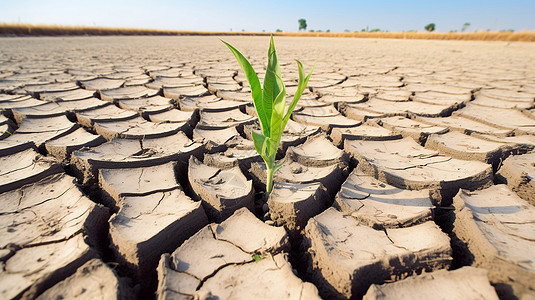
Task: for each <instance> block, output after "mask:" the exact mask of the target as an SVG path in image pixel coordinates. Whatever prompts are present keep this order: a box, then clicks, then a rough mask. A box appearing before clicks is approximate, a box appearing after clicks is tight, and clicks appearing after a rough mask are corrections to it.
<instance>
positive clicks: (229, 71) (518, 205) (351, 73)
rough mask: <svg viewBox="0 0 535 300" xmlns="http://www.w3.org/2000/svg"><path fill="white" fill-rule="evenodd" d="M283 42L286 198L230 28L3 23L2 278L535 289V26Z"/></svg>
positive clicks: (393, 293) (490, 295)
mask: <svg viewBox="0 0 535 300" xmlns="http://www.w3.org/2000/svg"><path fill="white" fill-rule="evenodd" d="M227 39H228V41H229V42H231V43H232V44H233V45H235V46H236V47H237V48H238V49H240V50H241V51H242V52H243V53H244V54H245V55H246V56H247V57H248V58H249V59H250V61H251V63H252V65H253V67H254V68H255V70H256V71H257V72H258V74H259V77H260V78H263V74H264V73H265V69H266V52H267V45H268V39H267V38H265V37H227ZM276 44H277V49H278V52H279V59H280V63H281V69H282V74H283V80H284V81H285V83H286V87H287V92H288V97H289V98H290V97H292V96H293V93H295V91H296V89H297V79H298V73H297V65H296V64H295V62H294V59H300V60H301V61H302V62H303V64H304V66H305V69H306V70H309V69H310V68H311V67H312V65H313V63H314V61H315V60H316V59H318V63H317V67H316V70H315V71H314V73H313V75H312V78H311V80H310V82H309V85H308V88H307V90H306V91H305V93H304V94H303V96H302V99H301V100H300V102H299V104H298V107H297V108H296V109H295V111H294V112H293V114H292V118H291V120H290V121H289V123H288V126H287V128H286V129H285V134H284V136H283V139H282V142H281V146H280V148H279V151H278V154H277V157H278V159H281V160H284V161H285V163H284V165H283V167H282V168H281V169H279V170H278V171H277V172H276V173H275V180H276V185H275V188H274V191H273V193H272V195H271V197H270V198H269V199H267V200H265V197H264V196H263V191H264V190H265V185H266V182H265V172H266V171H265V165H264V164H263V162H262V161H261V159H260V157H259V156H258V154H257V153H256V152H255V150H254V146H253V142H252V140H251V130H254V129H258V128H259V124H258V119H257V116H256V113H255V109H254V107H253V105H252V101H251V92H250V88H249V86H248V83H247V81H246V79H245V76H244V74H243V72H242V71H241V70H240V68H239V65H238V63H237V62H236V60H235V59H234V57H233V56H232V54H231V53H230V52H229V51H228V49H226V48H225V46H224V45H223V44H222V43H221V42H220V41H219V40H218V39H217V38H216V37H192V36H188V37H34V38H6V37H4V38H0V111H1V114H0V298H2V299H36V298H37V299H319V298H323V299H360V298H364V299H429V298H442V299H497V298H501V299H532V298H533V297H535V207H534V205H535V196H534V195H535V153H534V152H533V149H534V148H535V109H533V108H534V106H535V103H534V100H535V44H533V43H505V42H460V41H417V40H387V39H384V40H375V39H337V38H290V37H280V38H277V39H276ZM318 57H319V58H318Z"/></svg>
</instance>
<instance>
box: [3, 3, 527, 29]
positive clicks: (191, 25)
mask: <svg viewBox="0 0 535 300" xmlns="http://www.w3.org/2000/svg"><path fill="white" fill-rule="evenodd" d="M300 18H304V19H306V21H307V25H308V27H307V29H308V30H310V29H314V30H323V31H325V30H327V29H330V30H331V31H333V32H341V31H344V30H350V31H360V30H361V29H363V28H366V27H368V28H369V29H374V28H379V29H382V30H388V31H407V30H423V28H424V26H425V25H427V24H429V23H435V24H436V30H437V31H439V32H448V31H450V30H459V31H460V29H461V27H462V25H463V24H464V23H466V22H469V23H470V24H471V25H470V27H468V29H467V31H476V30H487V29H490V30H502V29H514V30H516V31H519V30H535V0H510V1H494V0H487V1H483V0H477V1H471V0H465V1H459V0H453V1H448V0H443V1H436V0H435V1H433V0H410V1H393V0H389V1H384V0H383V1H373V0H369V1H349V0H331V1H317V0H309V1H291V0H264V1H254V0H249V1H239V0H197V1H185V0H177V1H171V0H152V1H151V0H129V1H122V0H85V1H79V0H0V23H18V22H20V23H31V24H57V25H86V26H107V27H135V28H151V29H177V30H207V31H229V30H232V31H241V30H246V31H262V30H266V31H268V32H269V31H275V30H276V29H281V30H283V31H297V29H298V22H297V20H298V19H300Z"/></svg>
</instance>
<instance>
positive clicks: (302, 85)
mask: <svg viewBox="0 0 535 300" xmlns="http://www.w3.org/2000/svg"><path fill="white" fill-rule="evenodd" d="M316 63H317V61H316V62H315V63H314V66H313V67H312V70H310V73H308V75H307V76H306V77H305V71H304V70H303V64H301V62H300V61H298V60H297V67H298V68H299V84H298V85H297V91H296V92H295V95H294V98H293V100H292V102H291V103H290V106H289V107H288V111H287V112H286V115H284V120H283V121H282V124H283V125H282V126H283V128H284V127H286V123H288V120H289V119H290V116H291V115H292V112H293V111H294V109H295V106H296V105H297V101H299V99H300V98H301V95H303V92H304V91H305V88H306V86H307V84H308V80H309V79H310V76H311V75H312V72H314V68H316Z"/></svg>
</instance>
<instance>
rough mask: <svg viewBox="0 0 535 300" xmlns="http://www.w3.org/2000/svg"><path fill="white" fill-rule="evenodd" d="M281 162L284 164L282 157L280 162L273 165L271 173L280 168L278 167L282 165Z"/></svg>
mask: <svg viewBox="0 0 535 300" xmlns="http://www.w3.org/2000/svg"><path fill="white" fill-rule="evenodd" d="M283 164H284V159H283V160H282V161H281V162H280V163H278V164H275V166H274V167H273V173H275V172H277V170H278V169H280V167H282V165H283Z"/></svg>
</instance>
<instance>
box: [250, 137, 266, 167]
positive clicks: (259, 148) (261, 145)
mask: <svg viewBox="0 0 535 300" xmlns="http://www.w3.org/2000/svg"><path fill="white" fill-rule="evenodd" d="M252 134H253V143H254V148H255V150H256V152H258V154H260V156H261V157H262V159H263V160H264V161H265V162H266V164H267V163H268V156H269V155H268V146H269V142H270V141H269V140H270V139H269V138H268V137H265V136H263V135H261V134H260V133H258V132H256V131H254V130H253V131H252Z"/></svg>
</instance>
